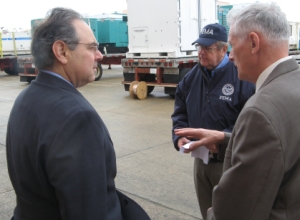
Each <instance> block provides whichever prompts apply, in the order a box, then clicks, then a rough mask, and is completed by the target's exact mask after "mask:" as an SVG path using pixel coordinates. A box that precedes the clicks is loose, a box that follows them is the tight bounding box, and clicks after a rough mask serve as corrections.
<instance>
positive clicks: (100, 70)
mask: <svg viewBox="0 0 300 220" xmlns="http://www.w3.org/2000/svg"><path fill="white" fill-rule="evenodd" d="M102 73H103V69H102V66H101V64H100V63H98V67H97V71H96V72H95V81H98V80H99V79H101V77H102Z"/></svg>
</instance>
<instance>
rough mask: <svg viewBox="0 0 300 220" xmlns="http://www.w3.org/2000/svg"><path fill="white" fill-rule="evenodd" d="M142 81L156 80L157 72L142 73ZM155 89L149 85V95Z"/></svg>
mask: <svg viewBox="0 0 300 220" xmlns="http://www.w3.org/2000/svg"><path fill="white" fill-rule="evenodd" d="M140 81H145V82H155V81H156V80H155V74H141V75H140ZM153 89H154V86H148V92H147V95H149V94H150V93H151V92H152V91H153Z"/></svg>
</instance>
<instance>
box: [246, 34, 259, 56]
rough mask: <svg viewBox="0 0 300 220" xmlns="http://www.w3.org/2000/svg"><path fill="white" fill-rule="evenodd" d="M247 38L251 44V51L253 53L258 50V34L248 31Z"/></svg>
mask: <svg viewBox="0 0 300 220" xmlns="http://www.w3.org/2000/svg"><path fill="white" fill-rule="evenodd" d="M249 40H250V44H251V53H252V54H254V53H256V52H257V51H258V50H259V47H260V40H259V36H258V34H257V33H255V32H250V34H249Z"/></svg>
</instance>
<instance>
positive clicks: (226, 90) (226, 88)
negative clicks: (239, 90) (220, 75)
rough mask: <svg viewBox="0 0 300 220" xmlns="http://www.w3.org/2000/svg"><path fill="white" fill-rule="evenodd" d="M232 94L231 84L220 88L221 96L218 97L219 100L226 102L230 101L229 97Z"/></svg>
mask: <svg viewBox="0 0 300 220" xmlns="http://www.w3.org/2000/svg"><path fill="white" fill-rule="evenodd" d="M233 92H234V87H233V85H231V84H229V83H228V84H225V85H224V86H223V88H222V93H223V95H220V98H219V99H221V100H226V101H230V102H231V101H232V100H231V97H230V95H232V94H233Z"/></svg>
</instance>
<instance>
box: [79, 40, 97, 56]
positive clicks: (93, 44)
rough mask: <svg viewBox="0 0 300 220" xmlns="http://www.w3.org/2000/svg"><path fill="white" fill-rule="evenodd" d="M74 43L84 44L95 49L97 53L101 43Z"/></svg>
mask: <svg viewBox="0 0 300 220" xmlns="http://www.w3.org/2000/svg"><path fill="white" fill-rule="evenodd" d="M74 44H83V45H86V46H87V48H88V49H91V50H93V51H94V52H95V53H96V52H97V51H98V50H99V49H98V48H99V43H96V42H93V43H81V42H79V43H74Z"/></svg>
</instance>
